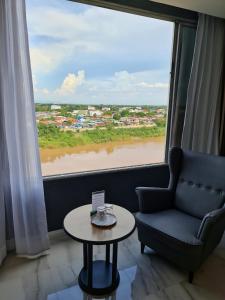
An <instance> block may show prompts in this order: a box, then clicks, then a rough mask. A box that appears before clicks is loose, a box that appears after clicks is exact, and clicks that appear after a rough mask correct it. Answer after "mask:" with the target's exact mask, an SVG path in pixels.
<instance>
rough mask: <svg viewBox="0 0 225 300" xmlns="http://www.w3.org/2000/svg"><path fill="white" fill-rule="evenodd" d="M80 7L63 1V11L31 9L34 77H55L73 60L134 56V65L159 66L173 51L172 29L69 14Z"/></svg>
mask: <svg viewBox="0 0 225 300" xmlns="http://www.w3.org/2000/svg"><path fill="white" fill-rule="evenodd" d="M76 5H77V4H76V3H70V2H68V3H66V1H65V3H64V1H62V5H61V7H60V8H59V7H58V8H57V7H54V6H52V7H51V6H50V5H48V4H43V3H42V4H40V6H38V7H35V8H33V9H30V8H29V7H28V13H27V19H28V29H29V37H30V49H31V50H30V51H31V59H32V68H33V72H35V73H36V72H39V73H48V72H51V71H54V70H55V69H57V67H59V66H61V65H62V64H64V63H65V62H69V61H70V60H71V59H72V60H73V61H74V63H75V64H76V60H77V59H80V56H83V55H86V54H88V55H90V57H91V56H92V58H93V60H95V59H96V55H98V57H101V55H108V56H111V57H112V56H113V57H118V58H121V57H124V59H125V60H126V59H129V57H130V56H131V55H132V59H133V60H140V59H141V58H143V57H146V58H148V59H149V60H150V61H154V62H155V61H156V60H157V61H163V60H164V58H165V57H167V53H168V52H170V51H171V49H170V48H171V43H172V40H171V35H172V25H171V24H172V23H169V22H164V21H159V20H155V19H150V18H145V17H140V16H135V15H131V14H124V13H120V12H116V13H115V12H114V11H111V10H105V9H102V8H98V7H92V6H86V9H85V10H83V11H82V12H79V13H78V12H74V11H72V10H71V11H69V10H68V8H69V7H72V6H76ZM40 16H41V20H40ZM132 37H135V38H132ZM146 37H149V39H147V38H146ZM159 37H160V38H159ZM151 41H154V42H153V43H151ZM143 42H144V45H143ZM162 43H163V46H162ZM130 58H131V57H130Z"/></svg>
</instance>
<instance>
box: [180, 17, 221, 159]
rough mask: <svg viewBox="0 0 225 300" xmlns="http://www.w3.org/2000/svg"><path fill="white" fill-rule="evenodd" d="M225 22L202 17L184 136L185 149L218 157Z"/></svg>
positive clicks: (188, 97) (200, 18)
mask: <svg viewBox="0 0 225 300" xmlns="http://www.w3.org/2000/svg"><path fill="white" fill-rule="evenodd" d="M224 46H225V21H224V20H223V19H219V18H215V17H211V16H207V15H203V14H200V15H199V21H198V27H197V33H196V42H195V50H194V57H193V63H192V70H191V76H190V81H189V86H188V93H187V107H186V114H185V121H184V128H183V135H182V147H183V148H184V149H189V150H194V151H199V152H205V153H211V154H218V153H219V152H220V131H221V130H220V128H221V107H222V91H223V88H222V80H223V63H224V58H225V53H224Z"/></svg>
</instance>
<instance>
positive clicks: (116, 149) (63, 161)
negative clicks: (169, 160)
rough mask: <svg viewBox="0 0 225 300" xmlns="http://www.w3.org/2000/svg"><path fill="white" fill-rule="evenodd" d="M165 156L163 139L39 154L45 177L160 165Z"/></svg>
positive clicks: (56, 150) (81, 147)
mask: <svg viewBox="0 0 225 300" xmlns="http://www.w3.org/2000/svg"><path fill="white" fill-rule="evenodd" d="M164 153H165V138H164V137H155V138H154V137H153V138H149V139H137V140H131V141H123V142H109V143H105V144H94V145H84V146H77V147H68V148H58V149H41V150H40V154H41V167H42V174H43V176H48V175H56V174H65V173H74V172H83V171H91V170H99V169H110V168H119V167H128V166H135V165H143V164H150V163H159V162H162V161H163V160H164Z"/></svg>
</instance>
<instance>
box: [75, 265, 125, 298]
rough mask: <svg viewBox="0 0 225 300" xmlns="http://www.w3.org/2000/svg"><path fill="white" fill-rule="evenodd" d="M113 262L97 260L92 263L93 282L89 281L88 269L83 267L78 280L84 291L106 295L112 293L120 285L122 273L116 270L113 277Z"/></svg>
mask: <svg viewBox="0 0 225 300" xmlns="http://www.w3.org/2000/svg"><path fill="white" fill-rule="evenodd" d="M112 274H113V272H112V264H111V263H107V262H106V261H104V260H96V261H94V262H93V263H92V282H91V284H90V283H88V270H87V268H85V267H84V268H83V269H82V270H81V272H80V275H79V278H78V282H79V285H80V287H81V289H82V290H83V291H85V292H86V293H88V294H91V295H105V294H110V293H112V292H113V291H114V290H115V289H116V288H117V287H118V285H119V282H120V275H119V272H118V271H117V270H116V273H115V275H114V276H113V277H112Z"/></svg>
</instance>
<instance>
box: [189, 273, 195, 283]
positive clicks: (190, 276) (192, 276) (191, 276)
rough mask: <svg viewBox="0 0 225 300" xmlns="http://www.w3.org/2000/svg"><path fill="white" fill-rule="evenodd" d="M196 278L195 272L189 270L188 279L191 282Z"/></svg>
mask: <svg viewBox="0 0 225 300" xmlns="http://www.w3.org/2000/svg"><path fill="white" fill-rule="evenodd" d="M193 279H194V272H189V274H188V281H189V283H192V282H193Z"/></svg>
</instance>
